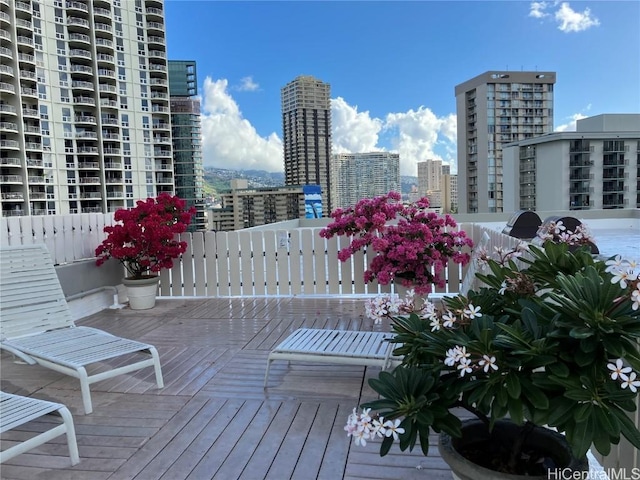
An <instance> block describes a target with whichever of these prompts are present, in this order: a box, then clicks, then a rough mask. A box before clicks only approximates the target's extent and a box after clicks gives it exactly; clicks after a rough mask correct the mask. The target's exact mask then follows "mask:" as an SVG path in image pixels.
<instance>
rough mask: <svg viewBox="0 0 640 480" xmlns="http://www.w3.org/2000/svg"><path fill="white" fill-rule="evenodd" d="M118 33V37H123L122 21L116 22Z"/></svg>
mask: <svg viewBox="0 0 640 480" xmlns="http://www.w3.org/2000/svg"><path fill="white" fill-rule="evenodd" d="M116 35H117V36H118V37H122V36H123V34H122V23H121V22H116Z"/></svg>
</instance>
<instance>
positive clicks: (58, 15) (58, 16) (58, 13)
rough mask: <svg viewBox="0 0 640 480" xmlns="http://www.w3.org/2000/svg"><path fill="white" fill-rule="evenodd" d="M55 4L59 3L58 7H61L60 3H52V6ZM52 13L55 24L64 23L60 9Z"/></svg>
mask: <svg viewBox="0 0 640 480" xmlns="http://www.w3.org/2000/svg"><path fill="white" fill-rule="evenodd" d="M56 3H60V6H62V2H54V5H55V4H56ZM54 12H55V22H56V23H64V17H63V16H62V9H60V8H56V9H55V10H54Z"/></svg>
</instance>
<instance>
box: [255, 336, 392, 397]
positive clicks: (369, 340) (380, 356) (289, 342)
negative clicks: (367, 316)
mask: <svg viewBox="0 0 640 480" xmlns="http://www.w3.org/2000/svg"><path fill="white" fill-rule="evenodd" d="M391 336H392V335H391V334H390V333H385V332H363V331H354V330H325V329H318V328H300V329H298V330H296V331H294V332H293V333H292V334H291V335H289V336H288V337H287V338H286V339H285V340H283V341H282V343H280V344H279V345H278V346H277V347H275V348H274V349H273V350H272V351H271V352H270V353H269V357H268V358H267V371H266V373H265V376H264V385H265V387H266V386H267V382H268V380H269V369H270V367H271V362H272V361H274V360H287V361H291V360H298V361H302V362H318V363H337V364H342V365H362V366H374V367H381V368H382V369H387V368H389V367H391V366H393V365H395V364H397V363H400V361H401V359H400V358H399V357H394V356H393V355H392V352H393V350H394V349H395V348H396V345H395V344H393V343H390V342H388V341H387V339H388V338H390V337H391Z"/></svg>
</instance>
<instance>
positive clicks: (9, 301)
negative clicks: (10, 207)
mask: <svg viewBox="0 0 640 480" xmlns="http://www.w3.org/2000/svg"><path fill="white" fill-rule="evenodd" d="M0 348H1V349H4V350H6V351H8V352H11V353H12V354H14V355H16V356H17V357H19V358H20V359H21V360H23V361H25V362H26V363H28V364H30V365H34V364H36V363H37V364H39V365H42V366H44V367H46V368H50V369H52V370H55V371H57V372H61V373H64V374H66V375H71V376H72V377H75V378H78V379H79V380H80V389H81V391H82V402H83V404H84V410H85V413H87V414H88V413H91V412H92V411H93V407H92V404H91V392H90V390H89V385H90V384H92V383H95V382H98V381H100V380H105V379H107V378H112V377H115V376H118V375H122V374H124V373H129V372H133V371H135V370H139V369H141V368H145V367H154V369H155V376H156V382H157V384H158V388H162V387H163V380H162V370H161V367H160V358H159V356H158V352H157V350H156V349H155V347H153V346H152V345H148V344H145V343H141V342H136V341H133V340H128V339H125V338H120V337H116V336H114V335H111V334H110V333H107V332H105V331H103V330H98V329H95V328H90V327H78V326H76V325H75V323H74V322H73V319H72V318H71V314H70V312H69V307H68V305H67V302H66V301H65V298H64V294H63V292H62V288H61V286H60V282H59V280H58V276H57V274H56V271H55V268H54V266H53V263H52V261H51V256H50V255H49V252H48V251H47V248H46V247H45V246H44V245H28V246H18V247H3V248H1V249H0ZM134 353H139V354H142V356H144V357H145V358H144V359H143V360H139V359H136V358H134V359H133V360H134V361H133V362H132V363H128V364H125V365H122V366H120V367H116V368H109V369H108V370H104V369H102V370H101V371H99V372H98V373H94V374H92V375H89V374H88V373H87V370H86V367H87V366H88V365H91V364H95V363H98V362H104V361H105V360H109V359H112V358H116V357H120V356H123V355H129V354H134ZM103 366H104V365H103Z"/></svg>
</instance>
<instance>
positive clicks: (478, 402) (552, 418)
mask: <svg viewBox="0 0 640 480" xmlns="http://www.w3.org/2000/svg"><path fill="white" fill-rule="evenodd" d="M558 228H560V227H558ZM582 235H584V233H583V234H582ZM563 238H564V237H563ZM569 247H570V245H569V242H565V241H560V242H551V241H547V242H545V243H544V244H543V245H542V246H535V245H530V246H529V247H528V248H526V247H525V246H524V245H520V246H518V247H517V248H515V249H513V250H509V251H503V250H496V251H495V252H493V255H489V254H488V253H487V252H481V253H480V255H478V256H477V257H478V261H479V263H481V264H482V265H484V269H483V270H481V271H480V272H479V273H477V274H476V275H477V277H478V279H479V280H480V281H481V286H480V287H479V288H477V289H476V290H471V291H469V292H468V293H467V294H466V295H457V296H455V297H445V298H444V300H443V302H442V304H441V305H440V306H436V305H434V304H433V303H430V302H427V303H426V304H425V306H424V307H423V308H422V309H421V310H420V311H415V312H408V311H406V304H403V303H402V301H401V300H399V299H395V300H393V301H392V302H389V301H388V300H389V299H387V300H384V301H381V303H376V301H372V302H371V303H372V305H377V307H372V308H371V310H370V311H371V312H372V314H373V315H374V316H375V315H377V316H378V317H380V316H388V317H389V318H390V321H391V327H392V331H393V333H394V334H395V335H394V338H393V340H392V342H394V343H396V344H397V347H396V348H395V350H394V355H396V356H402V357H403V362H402V364H401V365H400V366H399V367H397V368H396V369H394V370H393V371H391V372H388V371H383V372H380V374H379V375H378V377H377V378H373V379H371V380H370V381H369V383H370V385H371V387H372V388H373V389H374V390H375V391H376V392H377V393H378V394H379V398H378V399H376V400H373V401H369V402H365V403H364V404H362V408H364V409H365V410H364V411H363V413H364V412H366V415H365V416H364V417H362V416H360V417H358V415H357V414H355V412H354V414H353V415H355V416H352V417H350V420H349V424H348V425H347V427H349V428H347V432H348V433H349V434H350V435H353V436H354V437H355V438H356V441H358V443H361V444H363V443H364V441H366V440H372V439H374V438H376V437H380V438H381V439H382V443H381V446H380V453H381V455H385V454H386V453H387V452H388V451H389V449H390V447H391V445H392V444H393V442H394V439H395V437H396V435H394V434H393V433H392V434H390V435H387V434H386V430H385V431H384V432H383V433H379V432H380V431H381V428H382V427H383V426H384V423H382V424H381V425H382V426H381V425H380V422H382V419H385V420H384V421H385V422H388V421H393V422H399V423H397V424H396V423H394V424H393V425H394V429H395V430H394V431H395V433H396V434H397V438H398V442H399V445H400V448H401V449H402V450H404V449H406V448H409V449H412V448H413V447H414V446H415V444H416V443H419V444H420V446H421V448H422V451H423V452H424V454H425V455H426V454H427V453H428V450H429V434H430V433H431V432H445V433H448V434H449V435H451V436H452V437H459V436H460V435H461V430H460V428H461V422H460V420H459V418H458V416H457V415H456V414H455V413H454V409H456V408H463V409H466V410H468V411H469V412H471V413H473V414H474V415H475V416H477V417H478V418H480V419H481V420H483V421H484V422H485V423H486V424H487V425H488V426H492V425H493V424H494V422H495V421H497V420H499V419H504V418H509V419H511V420H512V421H514V422H515V423H517V424H519V425H523V430H522V431H523V432H525V431H526V430H525V426H527V425H532V424H535V425H547V426H550V427H553V428H556V429H557V430H558V431H560V432H564V434H565V436H566V439H567V441H568V443H569V445H570V446H571V448H572V450H573V453H574V454H575V455H576V456H578V457H582V456H584V455H585V453H586V452H587V450H588V449H589V448H590V447H591V446H592V445H593V446H594V447H595V449H596V450H598V451H599V452H600V453H602V454H603V455H607V454H608V453H609V451H610V449H611V445H612V444H617V443H618V442H619V440H620V438H621V437H625V438H627V439H628V440H629V441H630V442H631V444H632V445H634V446H635V447H636V448H640V432H639V431H638V428H637V427H636V426H635V425H634V423H633V422H632V421H631V420H630V418H629V416H628V413H629V412H633V411H634V410H635V409H636V406H635V403H636V401H637V398H638V395H639V394H640V351H639V349H638V340H639V339H640V268H639V267H638V265H637V263H635V262H632V261H627V260H624V259H622V258H620V257H612V258H611V259H609V260H606V261H604V260H599V259H597V258H595V257H594V256H593V255H591V253H590V249H589V248H588V246H586V244H585V245H582V246H578V247H577V248H575V249H570V248H569ZM403 305H404V307H403ZM376 419H377V420H376ZM376 421H377V422H378V423H376ZM523 435H524V433H523ZM518 444H519V442H514V445H513V446H511V448H512V449H513V451H512V452H510V455H513V456H514V458H515V456H516V455H519V454H520V452H516V451H515V450H516V449H517V448H518Z"/></svg>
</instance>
